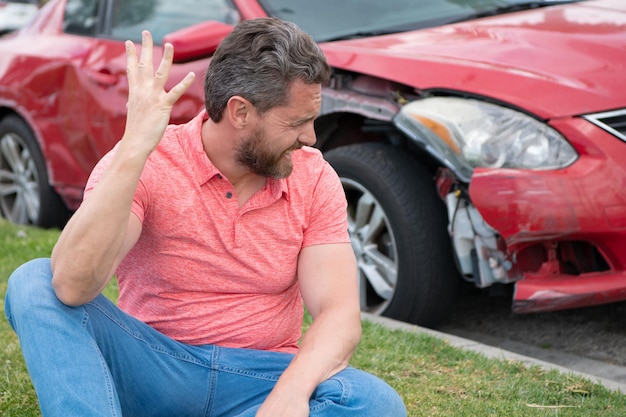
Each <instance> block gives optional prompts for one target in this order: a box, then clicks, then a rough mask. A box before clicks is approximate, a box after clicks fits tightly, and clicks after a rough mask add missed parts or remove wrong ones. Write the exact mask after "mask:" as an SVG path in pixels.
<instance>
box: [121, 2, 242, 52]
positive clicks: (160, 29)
mask: <svg viewBox="0 0 626 417" xmlns="http://www.w3.org/2000/svg"><path fill="white" fill-rule="evenodd" d="M114 4H115V6H114V9H113V14H112V25H111V35H110V36H111V37H112V38H113V39H118V40H127V39H130V40H133V41H137V42H139V41H140V40H141V31H142V30H144V29H147V30H149V31H150V32H151V33H152V36H153V38H154V42H155V43H156V44H160V43H161V41H162V40H163V36H165V35H167V34H168V33H171V32H174V31H176V30H178V29H182V28H184V27H187V26H191V25H194V24H196V23H200V22H203V21H206V20H217V21H219V22H223V23H228V24H235V23H237V22H238V21H239V13H238V12H237V9H236V8H235V7H234V6H233V4H232V2H231V1H230V0H175V1H173V0H114Z"/></svg>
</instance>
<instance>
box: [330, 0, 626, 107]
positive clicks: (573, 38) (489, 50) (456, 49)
mask: <svg viewBox="0 0 626 417" xmlns="http://www.w3.org/2000/svg"><path fill="white" fill-rule="evenodd" d="M322 47H323V49H324V52H325V53H326V55H327V57H328V60H329V62H330V63H331V65H333V66H334V67H337V68H341V69H346V70H352V71H356V72H359V73H365V74H369V75H372V76H377V77H381V78H386V79H391V80H393V81H396V82H399V83H403V84H407V85H410V86H413V87H415V88H416V89H419V90H428V89H443V90H454V91H458V92H465V93H471V94H478V95H481V96H487V97H490V98H492V99H496V100H501V101H504V102H507V103H509V104H511V105H513V106H518V107H520V108H522V109H525V110H526V111H529V112H531V113H534V114H536V115H537V116H539V117H542V118H545V119H548V118H555V117H564V116H572V115H580V114H585V113H592V112H598V111H604V110H611V109H616V108H622V107H626V94H624V91H626V75H625V67H626V1H623V0H601V1H587V2H581V3H574V4H569V5H565V6H552V7H546V8H542V9H537V10H531V11H525V12H518V13H511V14H505V15H501V16H497V17H490V18H483V19H475V20H473V21H469V22H464V23H458V24H452V25H447V26H441V27H437V28H432V29H426V30H419V31H413V32H405V33H401V34H394V35H387V36H378V37H370V38H363V39H358V40H349V41H338V42H327V43H324V44H322Z"/></svg>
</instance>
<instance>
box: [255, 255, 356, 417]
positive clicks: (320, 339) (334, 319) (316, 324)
mask: <svg viewBox="0 0 626 417" xmlns="http://www.w3.org/2000/svg"><path fill="white" fill-rule="evenodd" d="M298 280H299V283H300V289H301V292H302V297H303V299H304V302H305V304H306V306H307V309H308V310H309V312H310V313H311V315H312V316H313V324H312V325H311V327H310V328H309V329H308V330H307V332H306V334H305V335H304V338H303V339H302V343H301V346H300V350H299V352H298V353H297V354H296V357H295V358H294V360H293V361H292V363H291V364H290V365H289V367H288V368H287V369H286V370H285V372H284V373H283V375H282V376H281V377H280V379H279V380H278V382H277V384H276V387H275V388H274V390H273V391H272V392H271V393H270V395H269V396H268V398H267V400H266V401H265V403H264V404H263V405H262V406H261V408H260V409H259V412H258V413H257V416H272V417H278V416H289V417H294V416H308V415H309V398H310V397H311V394H312V393H313V391H314V390H315V388H316V387H317V386H318V385H319V384H320V383H321V382H323V381H325V380H326V379H328V378H330V377H331V376H333V375H335V374H336V373H338V372H339V371H341V370H342V369H344V368H345V367H346V366H347V365H348V362H349V360H350V357H351V356H352V353H353V352H354V350H355V349H356V347H357V345H358V343H359V340H360V338H361V318H360V307H359V295H358V282H357V267H356V259H355V256H354V252H353V250H352V247H351V246H350V244H349V243H345V244H331V245H315V246H309V247H306V248H304V249H303V250H302V252H301V254H300V257H299V260H298Z"/></svg>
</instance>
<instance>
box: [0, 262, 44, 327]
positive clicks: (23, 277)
mask: <svg viewBox="0 0 626 417" xmlns="http://www.w3.org/2000/svg"><path fill="white" fill-rule="evenodd" d="M49 296H54V291H53V289H52V269H51V267H50V259H48V258H40V259H33V260H32V261H28V262H26V263H25V264H23V265H21V266H20V267H18V268H17V269H16V270H15V271H14V272H13V273H12V274H11V276H10V277H9V282H8V285H7V293H6V297H5V302H4V312H5V315H6V316H7V319H8V320H9V323H11V325H12V326H13V325H14V323H13V317H14V316H15V315H19V314H20V313H21V312H27V311H28V310H30V308H32V307H33V306H34V305H36V304H37V303H38V302H41V301H43V300H45V299H46V297H49ZM13 327H15V326H13Z"/></svg>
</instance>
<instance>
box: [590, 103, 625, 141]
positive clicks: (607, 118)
mask: <svg viewBox="0 0 626 417" xmlns="http://www.w3.org/2000/svg"><path fill="white" fill-rule="evenodd" d="M584 118H585V119H587V120H589V121H590V122H591V123H593V124H595V125H596V126H599V127H601V128H602V129H604V130H606V131H607V132H609V133H611V134H613V135H615V136H617V137H618V138H620V139H621V140H623V141H624V142H626V109H621V110H614V111H607V112H603V113H596V114H589V115H586V116H584Z"/></svg>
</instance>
